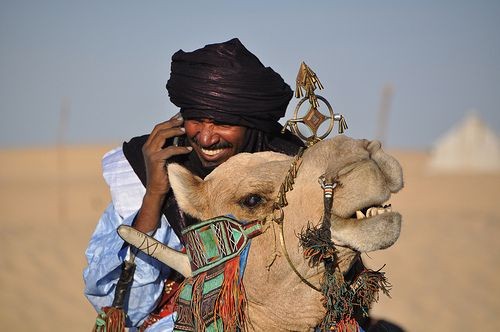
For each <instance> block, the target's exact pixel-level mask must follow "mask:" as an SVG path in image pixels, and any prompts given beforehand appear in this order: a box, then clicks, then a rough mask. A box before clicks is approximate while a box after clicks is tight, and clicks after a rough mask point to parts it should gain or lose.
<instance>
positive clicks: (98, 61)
mask: <svg viewBox="0 0 500 332" xmlns="http://www.w3.org/2000/svg"><path fill="white" fill-rule="evenodd" d="M499 17H500V2H498V1H469V2H465V1H451V0H450V1H387V0H380V1H315V2H311V1H310V2H306V1H261V0H257V1H246V2H243V1H216V0H214V1H182V2H181V1H167V0H163V1H159V0H156V1H154V0H150V1H129V0H122V1H93V0H92V1H24V0H17V1H3V0H0V112H1V121H0V147H19V146H31V145H51V144H55V143H56V142H57V138H58V128H59V123H60V109H61V103H62V101H63V100H67V101H68V103H69V105H70V107H69V110H70V111H69V114H68V126H67V131H66V133H65V134H64V135H65V140H66V142H68V143H72V144H73V143H74V144H80V143H119V142H121V141H123V140H127V139H129V138H130V137H132V136H135V135H140V134H143V133H147V132H149V131H150V130H151V129H152V127H153V126H154V124H155V123H157V122H160V121H163V120H165V119H167V118H169V117H170V116H172V115H173V114H174V113H175V112H177V110H176V108H175V106H174V105H172V104H171V103H170V102H169V100H168V95H167V92H166V90H165V83H166V81H167V80H168V77H169V72H170V57H171V55H172V54H173V53H174V52H175V51H177V50H179V49H183V50H186V51H190V50H194V49H196V48H199V47H202V46H204V45H205V44H209V43H214V42H220V41H225V40H228V39H230V38H232V37H238V38H240V40H241V41H242V42H243V44H245V45H246V46H247V48H248V49H249V50H250V51H252V52H253V53H255V54H256V55H257V56H258V57H259V58H260V59H261V61H262V62H263V63H264V64H265V65H267V66H271V67H272V68H273V69H275V70H276V71H277V72H279V73H280V74H281V75H282V76H283V78H284V79H285V81H287V82H288V83H289V84H290V85H291V86H292V88H294V81H295V76H296V74H297V70H298V68H299V65H300V62H301V61H305V62H306V63H307V64H308V65H309V66H310V67H311V68H312V69H313V70H314V71H315V72H316V73H317V74H318V76H319V78H320V79H321V81H322V83H323V85H324V86H325V89H324V90H323V91H321V92H318V93H319V94H321V95H323V96H325V97H326V98H327V99H328V100H329V101H330V103H331V104H332V105H333V107H334V108H335V110H336V111H337V112H340V113H342V114H343V115H344V116H345V117H346V118H347V121H348V124H349V127H350V129H349V131H348V134H349V135H350V136H353V137H364V138H373V137H375V134H376V125H377V114H378V110H379V105H380V99H381V91H382V88H383V87H384V85H386V84H391V85H392V86H393V87H394V95H393V98H392V103H391V113H390V116H389V122H388V133H387V145H388V146H389V147H393V148H428V147H430V146H431V145H432V143H433V142H434V141H435V140H436V139H437V138H438V137H439V136H440V135H442V134H443V133H444V132H446V131H447V130H448V129H449V128H450V127H452V126H453V125H454V124H455V123H457V122H458V121H460V120H461V119H462V118H463V117H464V115H465V114H466V113H467V111H468V110H470V109H476V110H478V112H479V115H480V117H481V118H482V119H483V120H484V121H485V122H487V124H488V126H489V127H490V128H492V129H494V130H495V131H496V132H497V133H499V132H500V106H499V105H500V20H499V19H498V18H499ZM295 104H296V100H292V102H291V104H290V107H289V109H288V113H287V116H290V115H291V114H292V112H293V108H294V106H295Z"/></svg>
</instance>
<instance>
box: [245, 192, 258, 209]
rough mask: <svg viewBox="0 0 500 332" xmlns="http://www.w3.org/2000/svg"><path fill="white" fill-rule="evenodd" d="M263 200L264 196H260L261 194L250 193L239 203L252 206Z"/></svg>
mask: <svg viewBox="0 0 500 332" xmlns="http://www.w3.org/2000/svg"><path fill="white" fill-rule="evenodd" d="M263 202H264V198H262V197H261V196H259V195H257V194H250V195H248V196H247V197H245V198H244V199H243V200H242V201H241V204H242V205H244V206H246V207H248V208H254V207H256V206H257V205H259V204H261V203H263Z"/></svg>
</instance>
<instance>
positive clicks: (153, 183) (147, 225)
mask: <svg viewBox="0 0 500 332" xmlns="http://www.w3.org/2000/svg"><path fill="white" fill-rule="evenodd" d="M183 122H184V120H183V119H182V117H181V115H180V113H178V114H177V115H175V116H174V117H173V118H171V119H170V120H168V121H165V122H162V123H160V124H158V125H156V126H155V127H154V129H153V131H152V132H151V134H150V135H149V137H148V139H147V141H146V143H145V144H144V146H143V147H142V154H143V156H144V163H145V165H146V178H147V181H146V193H145V195H144V198H143V200H142V206H141V209H140V210H139V213H138V214H137V217H136V219H135V222H134V225H133V227H134V228H136V229H137V230H139V231H141V232H143V233H150V232H152V231H154V230H155V229H156V228H157V227H158V223H159V221H160V216H161V207H162V206H163V202H164V201H165V196H166V195H167V193H168V192H169V191H170V182H169V181H168V174H167V170H166V167H165V165H166V163H167V161H168V159H170V158H171V157H173V156H176V155H179V154H186V153H189V152H191V150H192V147H190V146H189V147H183V146H168V147H164V146H165V142H166V140H167V139H169V138H171V137H174V136H180V135H183V134H184V133H185V130H184V127H182V124H183Z"/></svg>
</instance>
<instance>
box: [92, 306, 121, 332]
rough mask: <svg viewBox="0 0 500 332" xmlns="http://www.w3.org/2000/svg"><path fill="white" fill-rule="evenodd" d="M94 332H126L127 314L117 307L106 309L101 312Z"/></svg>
mask: <svg viewBox="0 0 500 332" xmlns="http://www.w3.org/2000/svg"><path fill="white" fill-rule="evenodd" d="M92 331H93V332H125V312H123V309H119V308H115V307H104V308H102V309H101V311H99V314H98V316H97V318H96V321H95V325H94V329H93V330H92Z"/></svg>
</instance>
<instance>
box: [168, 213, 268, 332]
mask: <svg viewBox="0 0 500 332" xmlns="http://www.w3.org/2000/svg"><path fill="white" fill-rule="evenodd" d="M260 227H261V225H260V224H259V223H258V222H252V223H247V224H244V225H242V224H241V223H239V222H238V221H236V220H234V219H232V218H230V217H217V218H214V219H210V220H207V221H204V222H202V223H199V224H197V225H194V226H192V227H189V228H187V229H186V230H185V231H184V240H185V242H186V250H187V253H188V257H189V259H190V262H191V267H192V269H193V277H191V278H188V279H186V280H185V281H184V283H183V284H182V285H181V287H180V288H181V290H180V292H179V298H178V300H177V320H176V322H175V328H174V331H237V330H242V329H244V326H245V316H246V315H245V311H246V296H245V289H244V286H243V283H242V277H243V270H244V266H245V264H246V254H247V252H248V250H249V239H250V238H252V237H254V236H256V235H258V234H261V232H260Z"/></svg>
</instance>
